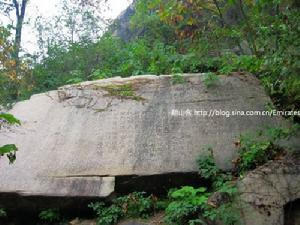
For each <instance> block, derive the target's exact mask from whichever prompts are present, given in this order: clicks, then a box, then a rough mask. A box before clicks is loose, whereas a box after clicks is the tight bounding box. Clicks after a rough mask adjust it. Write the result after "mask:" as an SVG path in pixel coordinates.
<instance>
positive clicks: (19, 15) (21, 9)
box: [13, 0, 28, 67]
mask: <svg viewBox="0 0 300 225" xmlns="http://www.w3.org/2000/svg"><path fill="white" fill-rule="evenodd" d="M27 2H28V0H22V3H21V4H20V3H18V2H17V0H13V3H14V7H15V10H16V19H17V25H16V34H15V42H14V47H15V49H14V57H15V60H16V64H17V65H16V66H17V67H18V66H19V54H20V49H21V41H22V28H23V22H24V17H25V11H26V5H27Z"/></svg>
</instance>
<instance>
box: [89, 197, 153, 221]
mask: <svg viewBox="0 0 300 225" xmlns="http://www.w3.org/2000/svg"><path fill="white" fill-rule="evenodd" d="M89 207H90V208H92V209H93V210H94V211H95V212H96V214H97V225H111V224H115V223H116V222H117V221H118V220H119V219H121V218H124V217H125V218H147V217H148V216H150V215H151V214H152V213H153V212H154V210H155V209H156V208H157V206H156V201H155V200H154V199H153V198H152V196H148V197H145V193H143V192H133V193H131V194H129V195H126V196H122V197H118V198H116V199H114V200H113V203H112V204H111V205H110V206H106V205H105V203H103V202H96V203H90V204H89Z"/></svg>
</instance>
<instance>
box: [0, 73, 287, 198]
mask: <svg viewBox="0 0 300 225" xmlns="http://www.w3.org/2000/svg"><path fill="white" fill-rule="evenodd" d="M185 79H186V82H185V83H183V84H172V77H171V76H152V75H148V76H138V77H130V78H126V79H122V78H112V79H107V80H99V81H91V82H84V83H80V84H76V85H68V86H64V87H62V88H60V89H59V90H58V91H51V92H49V93H44V94H39V95H34V96H32V97H31V99H30V100H28V101H23V102H19V103H18V104H16V105H15V106H14V108H13V109H12V110H11V111H10V113H12V114H14V115H15V116H16V117H17V118H19V119H20V120H21V121H22V126H20V127H13V128H10V129H2V130H1V131H0V132H1V133H0V145H2V144H7V143H15V144H16V145H17V146H18V147H19V152H18V154H17V161H16V162H15V163H14V164H13V165H8V162H7V160H6V159H4V158H1V160H0V171H1V173H0V180H1V182H0V192H18V193H20V194H22V195H46V196H52V195H53V196H107V195H109V194H110V193H111V192H113V191H114V177H115V176H122V175H134V174H136V175H152V174H163V173H173V172H192V171H197V165H196V162H195V159H196V158H197V157H198V155H199V154H200V153H201V152H202V151H203V148H204V147H205V146H207V145H210V146H212V147H213V149H214V155H215V157H216V160H217V163H218V165H219V166H220V167H222V168H225V169H228V168H230V167H231V159H232V158H233V156H234V155H235V154H236V149H235V145H234V142H235V140H237V138H238V136H239V135H240V134H241V133H244V132H246V131H247V132H248V131H251V130H252V131H253V130H257V129H260V128H263V127H264V126H268V125H272V126H276V125H279V124H283V123H284V121H283V120H282V118H280V117H268V116H231V117H226V116H217V115H215V116H212V117H209V116H200V115H192V116H190V115H188V114H187V115H185V116H179V115H177V116H174V115H172V110H182V111H184V113H187V111H186V110H190V111H191V112H192V113H193V111H194V110H198V111H201V110H202V111H203V110H207V111H208V113H210V110H228V111H230V112H231V111H232V110H243V111H246V110H265V105H266V103H267V102H269V101H270V99H269V97H267V96H266V94H265V92H264V90H263V88H262V87H261V86H260V85H259V81H258V80H257V79H255V78H254V77H253V76H251V75H240V76H238V75H235V76H228V77H226V76H220V81H219V82H218V83H217V84H216V85H215V86H214V87H210V88H206V87H205V85H204V84H203V76H202V75H201V74H194V75H185ZM173 112H174V111H173ZM214 113H217V111H215V112H214Z"/></svg>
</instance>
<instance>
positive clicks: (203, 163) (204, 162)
mask: <svg viewBox="0 0 300 225" xmlns="http://www.w3.org/2000/svg"><path fill="white" fill-rule="evenodd" d="M197 163H198V168H199V173H200V175H201V176H202V177H204V178H205V179H209V180H213V179H215V177H216V176H217V174H218V173H220V169H219V168H218V167H217V166H216V164H215V160H214V156H213V151H212V148H211V147H208V148H207V154H205V155H201V156H200V157H199V158H198V160H197Z"/></svg>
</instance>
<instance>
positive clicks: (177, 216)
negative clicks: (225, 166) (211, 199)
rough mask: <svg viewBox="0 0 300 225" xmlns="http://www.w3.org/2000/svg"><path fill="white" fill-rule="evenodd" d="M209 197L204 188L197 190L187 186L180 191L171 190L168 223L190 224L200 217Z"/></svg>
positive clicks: (171, 224) (167, 215)
mask: <svg viewBox="0 0 300 225" xmlns="http://www.w3.org/2000/svg"><path fill="white" fill-rule="evenodd" d="M208 196H209V194H208V193H207V192H206V188H204V187H200V188H197V189H195V188H193V187H189V186H185V187H182V188H181V189H178V190H171V191H170V192H169V197H170V200H171V203H170V204H169V205H168V207H167V208H166V211H165V212H166V217H165V220H166V223H167V224H170V225H173V224H174V225H177V224H178V225H181V224H189V223H190V222H191V220H193V219H195V218H197V217H198V215H199V213H200V212H201V209H202V208H204V205H205V204H206V201H207V199H208ZM194 222H195V221H194ZM191 223H192V222H191Z"/></svg>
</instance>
